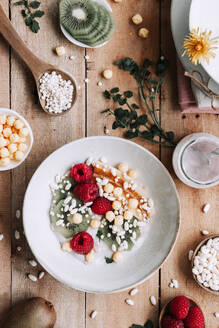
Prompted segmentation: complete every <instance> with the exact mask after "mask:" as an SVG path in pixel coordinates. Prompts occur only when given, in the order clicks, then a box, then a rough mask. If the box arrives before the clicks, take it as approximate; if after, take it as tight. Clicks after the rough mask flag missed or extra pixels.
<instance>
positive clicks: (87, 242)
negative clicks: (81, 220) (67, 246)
mask: <svg viewBox="0 0 219 328" xmlns="http://www.w3.org/2000/svg"><path fill="white" fill-rule="evenodd" d="M93 247H94V240H93V237H92V236H91V235H90V234H89V233H87V232H79V233H77V234H76V235H74V237H73V238H72V240H71V248H72V249H73V251H75V253H78V254H88V253H89V252H90V251H91V250H92V248H93Z"/></svg>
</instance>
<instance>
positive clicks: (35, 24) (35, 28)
mask: <svg viewBox="0 0 219 328" xmlns="http://www.w3.org/2000/svg"><path fill="white" fill-rule="evenodd" d="M39 29H40V25H39V23H38V22H37V21H36V20H35V19H34V20H33V23H32V25H31V30H32V32H34V33H37V32H38V31H39Z"/></svg>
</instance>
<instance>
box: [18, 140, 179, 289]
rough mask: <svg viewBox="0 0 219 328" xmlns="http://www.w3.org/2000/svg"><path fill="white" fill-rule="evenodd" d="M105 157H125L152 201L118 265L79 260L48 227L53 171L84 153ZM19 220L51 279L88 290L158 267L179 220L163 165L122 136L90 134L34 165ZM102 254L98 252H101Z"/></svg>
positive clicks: (122, 285) (120, 284)
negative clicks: (144, 226) (132, 246)
mask: <svg viewBox="0 0 219 328" xmlns="http://www.w3.org/2000/svg"><path fill="white" fill-rule="evenodd" d="M90 156H91V157H93V158H100V157H101V156H105V157H106V158H107V159H108V161H109V163H110V164H111V165H117V164H118V163H120V162H127V163H128V164H129V166H130V167H132V168H136V169H137V170H138V172H139V182H140V183H141V184H143V185H144V186H146V188H147V193H148V196H149V197H152V199H153V200H154V207H155V213H154V214H153V216H152V219H151V222H150V223H149V224H150V229H149V234H148V235H147V237H145V239H144V241H143V242H142V245H141V247H139V248H136V250H133V251H132V252H130V253H129V254H128V253H126V254H125V258H124V260H123V261H122V262H121V263H118V264H106V263H103V264H101V263H98V265H97V264H95V263H92V264H90V265H85V264H84V263H82V262H80V261H79V260H78V259H77V258H75V257H74V256H72V254H68V253H64V252H63V251H62V250H61V249H60V244H59V241H58V239H57V237H56V236H55V233H54V232H53V231H52V230H51V227H50V220H49V208H50V204H51V191H50V186H49V185H50V184H51V183H53V181H54V177H55V176H56V175H57V173H64V172H66V171H67V170H68V169H70V168H71V167H72V165H73V164H75V163H79V162H84V161H85V160H86V159H87V158H88V157H90ZM23 223H24V230H25V235H26V238H27V241H28V243H29V245H30V247H31V249H32V251H33V253H34V255H35V257H36V258H37V260H38V261H39V263H40V264H41V265H42V266H43V267H44V268H45V270H47V271H48V272H49V273H50V274H51V275H52V276H53V277H55V278H56V279H57V280H59V281H61V282H63V283H64V284H66V285H68V286H70V287H72V288H75V289H78V290H83V291H87V292H90V293H112V292H118V291H121V290H125V289H128V288H131V287H132V286H134V285H136V284H140V283H142V282H143V281H145V280H146V279H148V278H149V277H151V275H152V274H153V273H154V272H155V271H156V270H158V269H159V267H160V266H161V265H162V264H163V262H164V261H165V259H166V258H167V256H168V255H169V254H170V252H171V250H172V248H173V245H174V243H175V241H176V238H177V234H178V231H179V225H180V203H179V197H178V193H177V190H176V187H175V185H174V182H173V180H172V178H171V176H170V174H169V173H168V171H167V170H166V168H165V167H164V166H163V164H162V163H161V162H160V161H159V160H158V159H157V158H156V157H155V156H154V155H153V154H152V153H150V152H149V151H148V150H146V149H145V148H143V147H141V146H139V145H137V144H135V143H133V142H131V141H127V140H125V139H121V138H114V137H90V138H84V139H80V140H77V141H74V142H71V143H69V144H67V145H65V146H63V147H61V148H60V149H58V150H56V151H55V152H54V153H52V154H51V155H50V156H49V157H48V158H47V159H46V160H45V161H44V162H43V163H42V164H41V165H40V166H39V168H38V169H37V171H36V172H35V174H34V175H33V177H32V179H31V181H30V183H29V186H28V188H27V191H26V194H25V198H24V206H23ZM103 257H104V254H103Z"/></svg>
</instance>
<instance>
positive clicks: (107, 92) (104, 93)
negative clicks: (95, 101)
mask: <svg viewBox="0 0 219 328" xmlns="http://www.w3.org/2000/svg"><path fill="white" fill-rule="evenodd" d="M103 95H104V97H105V98H106V99H110V98H111V95H110V93H109V91H108V90H105V91H104V92H103Z"/></svg>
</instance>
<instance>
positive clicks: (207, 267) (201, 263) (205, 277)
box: [191, 234, 219, 296]
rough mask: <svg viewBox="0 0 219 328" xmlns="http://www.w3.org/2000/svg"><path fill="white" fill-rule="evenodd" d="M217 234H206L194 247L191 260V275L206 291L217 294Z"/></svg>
mask: <svg viewBox="0 0 219 328" xmlns="http://www.w3.org/2000/svg"><path fill="white" fill-rule="evenodd" d="M218 259H219V234H214V235H211V236H208V237H207V238H205V239H204V240H202V241H201V242H200V244H199V245H198V246H197V247H196V249H195V251H194V253H193V257H192V260H191V266H192V275H193V278H194V279H195V281H196V282H197V284H198V285H199V286H200V287H201V288H203V289H204V290H205V291H206V292H208V293H211V294H213V295H216V296H219V280H218V269H219V262H218Z"/></svg>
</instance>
